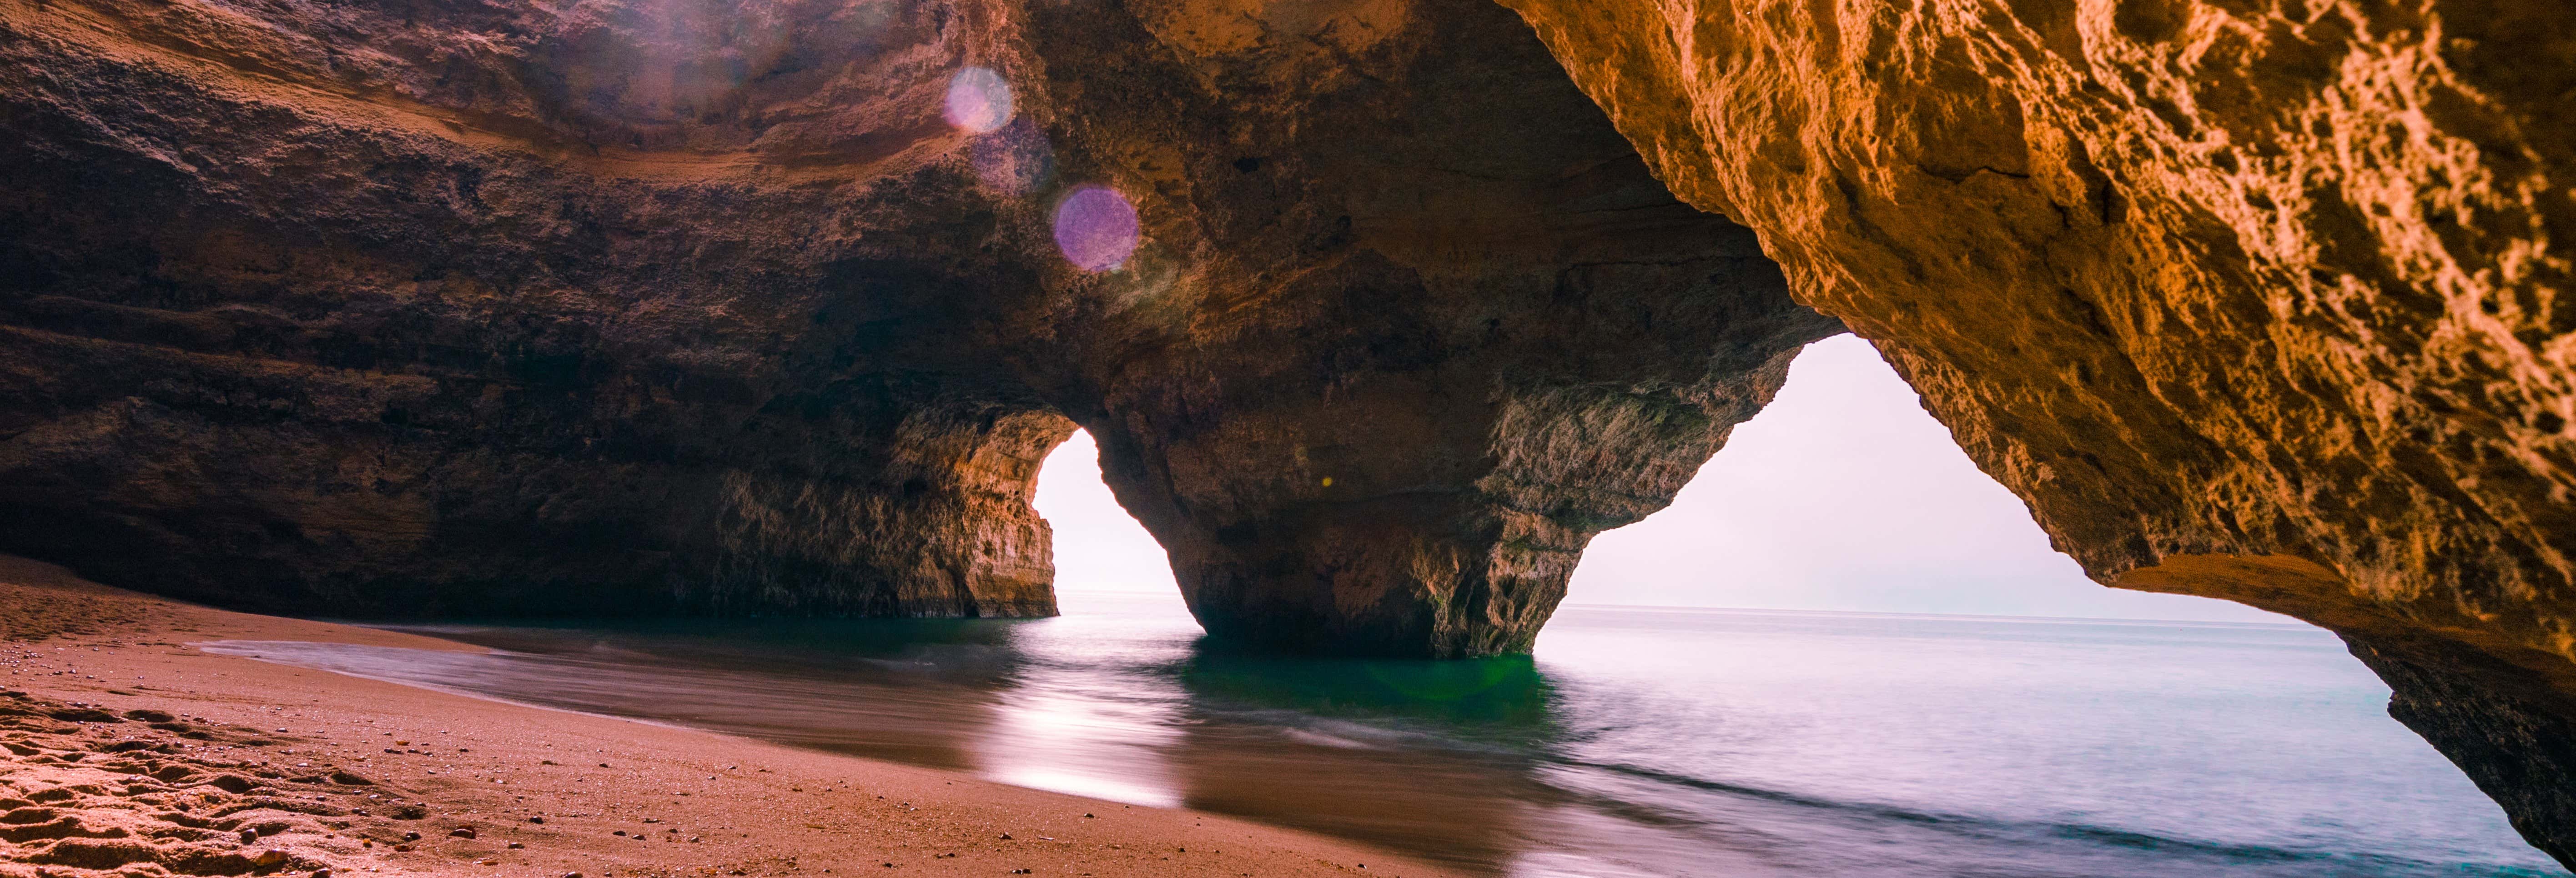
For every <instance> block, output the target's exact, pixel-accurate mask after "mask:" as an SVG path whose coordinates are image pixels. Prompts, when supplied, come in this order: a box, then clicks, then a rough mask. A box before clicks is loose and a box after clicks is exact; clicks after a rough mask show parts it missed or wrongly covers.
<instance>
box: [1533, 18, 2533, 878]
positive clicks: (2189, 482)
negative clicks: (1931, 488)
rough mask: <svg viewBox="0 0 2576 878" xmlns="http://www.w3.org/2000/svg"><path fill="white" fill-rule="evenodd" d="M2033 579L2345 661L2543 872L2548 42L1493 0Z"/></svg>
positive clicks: (2374, 23) (2154, 22)
mask: <svg viewBox="0 0 2576 878" xmlns="http://www.w3.org/2000/svg"><path fill="white" fill-rule="evenodd" d="M1504 2H1505V3H1506V5H1509V6H1511V7H1513V8H1514V9H1516V10H1518V11H1520V12H1521V13H1522V14H1523V15H1524V16H1526V17H1527V19H1528V20H1529V21H1530V22H1531V23H1532V24H1533V25H1534V26H1535V27H1536V29H1537V30H1538V31H1539V33H1540V34H1541V35H1542V36H1543V37H1544V38H1545V39H1546V40H1547V41H1548V42H1549V44H1550V46H1551V47H1552V48H1553V50H1554V51H1555V52H1556V54H1557V57H1558V58H1559V59H1560V60H1562V61H1563V62H1564V63H1565V66H1566V68H1567V69H1568V70H1569V71H1570V72H1571V73H1572V74H1573V75H1574V77H1575V79H1576V81H1577V82H1579V83H1581V84H1582V85H1583V87H1584V88H1585V90H1586V91H1587V92H1589V93H1590V94H1592V95H1593V96H1594V98H1595V99H1597V100H1598V101H1599V102H1600V104H1601V105H1602V106H1603V107H1604V108H1606V109H1607V110H1608V111H1609V112H1610V114H1611V116H1612V118H1613V119H1614V120H1616V122H1617V124H1618V126H1619V128H1620V130H1621V131H1622V132H1624V133H1626V134H1627V135H1628V136H1629V138H1630V139H1631V140H1633V141H1634V142H1635V143H1636V144H1637V145H1638V147H1639V149H1640V151H1641V152H1642V153H1643V154H1644V155H1645V156H1646V157H1647V159H1648V161H1649V162H1650V163H1651V164H1653V165H1654V167H1655V169H1656V172H1657V174H1658V175H1659V176H1661V177H1662V179H1664V180H1665V181H1667V182H1669V183H1671V184H1672V185H1673V188H1674V190H1675V191H1676V192H1678V193H1679V194H1680V195H1681V196H1682V197H1683V198H1684V199H1685V200H1688V201H1690V202H1691V203H1693V204H1696V205H1699V206H1701V207H1704V208H1707V209H1709V210H1712V211H1717V212H1720V213H1724V214H1726V215H1728V216H1730V217H1733V218H1735V219H1737V220H1738V221H1741V222H1743V223H1745V224H1746V225H1749V226H1751V227H1753V228H1754V229H1756V230H1757V231H1759V232H1760V233H1761V235H1762V237H1763V241H1764V244H1765V246H1766V248H1767V250H1768V252H1769V253H1770V254H1771V255H1772V256H1773V257H1775V258H1777V259H1778V260H1780V262H1781V264H1782V266H1783V267H1784V269H1785V270H1786V271H1787V273H1788V275H1789V277H1790V279H1791V285H1792V289H1793V291H1794V292H1795V294H1796V295H1797V296H1798V297H1799V299H1800V300H1801V301H1804V302H1807V303H1808V304H1812V305H1814V306H1816V307H1817V308H1819V309H1821V310H1823V311H1825V312H1827V313H1830V314H1834V315H1836V316H1838V317H1840V318H1842V319H1843V320H1845V321H1846V322H1847V323H1848V324H1849V325H1850V326H1851V327H1852V328H1853V329H1854V330H1855V331H1856V332H1858V333H1860V334H1861V335H1863V336H1865V337H1867V338H1869V339H1871V340H1872V341H1874V342H1875V343H1876V344H1877V345H1878V347H1879V349H1880V350H1881V351H1882V352H1883V353H1885V354H1886V355H1887V356H1888V358H1889V360H1890V361H1891V362H1893V363H1894V364H1895V365H1896V366H1897V368H1898V370H1899V371H1900V372H1902V373H1904V374H1905V376H1906V377H1907V379H1908V380H1909V381H1911V382H1912V383H1913V384H1914V386H1915V387H1916V388H1917V389H1918V390H1920V391H1921V392H1922V393H1923V396H1924V402H1925V405H1926V406H1927V407H1928V408H1930V409H1931V411H1932V412H1933V414H1934V415H1935V416H1937V417H1939V418H1940V419H1941V420H1942V421H1943V422H1944V423H1946V424H1948V425H1949V426H1950V428H1951V429H1952V431H1953V432H1954V433H1955V434H1956V435H1957V436H1958V437H1959V439H1960V441H1961V443H1962V444H1963V445H1964V446H1965V447H1966V448H1967V449H1968V451H1969V453H1970V454H1971V455H1972V456H1973V457H1975V458H1976V460H1977V461H1978V462H1979V463H1980V465H1982V466H1983V467H1984V468H1985V470H1986V471H1987V472H1989V473H1992V474H1994V475H1995V476H1996V477H1997V478H1998V479H2000V480H2002V481H2003V482H2004V484H2006V485H2007V486H2009V487H2011V488H2012V489H2013V490H2014V491H2015V492H2016V493H2018V494H2020V495H2021V496H2022V497H2023V498H2024V499H2026V500H2028V501H2030V503H2031V506H2032V508H2033V510H2034V511H2035V512H2036V513H2037V514H2038V516H2039V519H2040V521H2041V523H2042V524H2043V525H2045V526H2046V527H2047V528H2048V530H2049V532H2050V533H2051V534H2052V536H2053V537H2054V538H2055V541H2056V545H2057V546H2058V548H2060V549H2061V550H2064V551H2066V552H2067V553H2069V554H2072V555H2074V556H2075V557H2076V558H2077V559H2078V560H2080V561H2082V562H2083V563H2084V565H2085V567H2086V568H2087V569H2088V570H2090V571H2091V572H2092V573H2093V575H2094V576H2096V577H2097V578H2100V579H2103V580H2104V581H2106V582H2113V583H2115V584H2120V585H2125V586H2130V587H2137V588H2148V589H2154V590H2162V591H2177V592H2184V593H2192V594H2206V595H2212V596H2218V597H2227V598H2232V599H2236V600H2241V601H2244V602H2247V603H2251V604H2254V605H2256V606H2259V607H2263V608H2266V609H2271V610H2275V611H2279V612H2283V613H2288V614H2290V615H2294V616H2299V617H2301V618H2305V619H2308V620H2311V621H2314V622H2317V623H2319V624H2321V625H2324V626H2326V627H2328V628H2332V629H2334V630H2336V631H2338V632H2340V633H2342V634H2343V635H2344V636H2345V638H2346V639H2347V640H2348V641H2350V642H2351V643H2352V644H2353V647H2354V651H2355V653H2356V654H2357V655H2360V656H2361V657H2362V658H2363V660H2364V661H2365V662H2367V663H2369V664H2370V665H2371V666H2372V667H2373V668H2375V669H2377V670H2378V671H2379V672H2380V673H2381V675H2382V676H2383V677H2384V678H2386V679H2387V680H2388V681H2389V682H2390V683H2391V685H2393V686H2395V687H2396V689H2397V697H2396V702H2395V704H2394V706H2393V708H2392V711H2393V712H2394V713H2395V714H2396V715H2397V716H2398V718H2399V719H2401V720H2403V721H2405V722H2406V723H2407V724H2409V725H2410V726H2413V727H2414V728H2415V729H2417V730H2418V731H2420V732H2422V733H2424V735H2425V736H2426V737H2427V738H2428V739H2430V740H2432V741H2433V742H2434V743H2435V744H2437V745H2439V746H2440V747H2441V748H2442V749H2443V751H2444V752H2445V753H2448V754H2449V755H2450V756H2451V758H2452V759H2453V760H2455V761H2457V762H2459V763H2460V764H2461V766H2462V767H2463V768H2465V769H2467V770H2468V772H2469V774H2470V776H2471V777H2473V778H2475V779H2476V780H2477V781H2478V782H2479V783H2480V785H2481V786H2483V787H2484V788H2485V789H2486V790H2487V791H2488V792H2489V793H2491V794H2493V795H2495V796H2496V797H2497V798H2498V799H2499V800H2500V801H2502V802H2504V803H2505V805H2506V807H2507V810H2508V812H2509V813H2511V814H2512V816H2513V817H2514V819H2515V821H2516V825H2517V826H2519V827H2520V828H2521V829H2522V831H2523V832H2524V834H2525V836H2526V837H2529V838H2530V839H2531V840H2532V841H2533V842H2534V843H2536V844H2538V845H2539V846H2540V847H2541V848H2542V849H2544V850H2547V851H2549V852H2550V853H2551V854H2553V855H2555V856H2557V857H2558V858H2559V859H2561V860H2562V861H2567V862H2571V863H2576V797H2571V796H2570V795H2569V794H2568V792H2567V790H2568V782H2569V775H2568V769H2569V768H2570V767H2571V766H2576V761H2571V759H2570V756H2569V749H2568V748H2569V746H2570V744H2569V740H2570V738H2569V735H2570V730H2571V729H2576V712H2571V704H2576V699H2571V697H2570V696H2571V695H2576V664H2571V661H2576V579H2571V577H2576V503H2571V496H2570V493H2569V492H2570V490H2571V488H2576V442H2571V439H2570V436H2569V433H2568V426H2569V419H2570V418H2571V417H2576V369H2571V365H2576V363H2571V357H2576V335H2571V334H2570V333H2571V330H2576V298H2571V297H2572V296H2576V288H2571V286H2570V277H2569V269H2570V262H2569V259H2570V257H2569V253H2568V251H2567V246H2566V244H2565V243H2564V242H2566V241H2567V240H2569V236H2571V235H2576V201H2571V197H2576V192H2571V189H2570V186H2571V184H2576V166H2571V164H2570V161H2571V157H2572V156H2576V153H2572V152H2571V147H2576V126H2571V122H2576V116H2571V113H2576V103H2571V102H2570V97H2569V96H2570V95H2571V94H2576V64H2571V63H2570V62H2571V60H2576V15H2571V14H2570V12H2569V11H2568V8H2567V7H2566V6H2565V5H2564V4H2562V3H2557V2H2551V0H2398V2H2315V0H2278V2H2274V0H2205V2H2192V0H2125V2H2116V3H2115V2H2108V0H2100V2H2073V0H2029V2H2025V0H2013V2H2005V0H1959V2H1940V3H1923V4H1887V3H1876V2H1861V0H1849V2H1821V3H1818V2H1805V0H1796V2H1792V0H1611V2H1594V0H1582V2H1573V0H1504Z"/></svg>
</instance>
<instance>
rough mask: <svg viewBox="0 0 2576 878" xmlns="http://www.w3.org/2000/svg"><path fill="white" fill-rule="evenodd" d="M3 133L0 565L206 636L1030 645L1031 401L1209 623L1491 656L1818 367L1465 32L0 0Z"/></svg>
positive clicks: (945, 2)
mask: <svg viewBox="0 0 2576 878" xmlns="http://www.w3.org/2000/svg"><path fill="white" fill-rule="evenodd" d="M1470 46H1472V47H1474V48H1473V50H1472V51H1463V50H1461V47H1470ZM0 127H5V128H6V129H7V131H8V132H9V135H10V136H9V137H8V138H6V139H5V142H0V268H5V270H0V333H5V334H6V335H7V337H8V339H9V341H8V343H7V344H6V345H0V548H5V549H8V550H14V551H19V552H24V553H27V554H31V555H36V556H39V557H44V558H49V559H54V560H59V561H63V562H66V563H70V564H73V565H75V566H77V567H78V568H79V569H81V570H82V571H84V572H85V573H88V574H90V575H93V576H97V577H100V578H102V579H106V580H110V581H113V582H117V583H120V584H126V585H132V586H135V587H139V588H147V589H155V590H160V591H165V592H172V593H177V594H181V595H185V596H189V597H195V598H200V599H206V600H212V601H218V602H221V603H226V604H231V605H236V606H243V605H247V606H253V607H262V608H271V609H291V610H297V611H303V612H332V613H357V614H428V613H457V612H600V611H634V612H658V611H674V610H679V611H689V612H737V613H747V612H786V613H817V614H840V613H855V614H911V615H1026V614H1043V613H1048V612H1052V597H1051V595H1050V593H1049V590H1048V580H1049V578H1050V573H1051V571H1050V568H1049V561H1048V557H1049V546H1048V532H1047V529H1046V525H1045V524H1044V522H1042V521H1040V520H1039V519H1038V518H1037V517H1036V516H1035V514H1034V513H1033V512H1032V511H1031V510H1030V509H1029V507H1028V503H1027V499H1028V496H1029V491H1030V487H1031V479H1032V478H1033V476H1034V473H1035V470H1036V465H1037V462H1038V460H1039V459H1040V458H1041V457H1042V456H1043V454H1044V452H1045V451H1046V449H1048V448H1049V447H1051V446H1052V445H1054V444H1055V443H1056V442H1057V441H1059V440H1060V439H1061V438H1062V437H1063V436H1064V435H1065V434H1066V433H1067V432H1068V431H1069V430H1070V429H1072V426H1073V423H1074V422H1077V421H1078V422H1080V423H1082V424H1084V425H1086V426H1089V427H1090V428H1091V429H1093V430H1094V431H1095V432H1096V433H1097V434H1099V436H1100V440H1101V444H1102V447H1103V448H1104V459H1105V463H1106V464H1107V465H1108V466H1107V468H1108V472H1109V476H1110V480H1111V481H1112V483H1113V485H1114V487H1115V488H1116V490H1117V491H1118V493H1119V496H1120V498H1121V500H1122V502H1124V503H1126V504H1127V505H1128V506H1129V508H1131V509H1133V510H1135V511H1136V512H1137V514H1138V515H1139V517H1140V518H1142V519H1143V520H1144V521H1145V522H1146V523H1147V525H1148V526H1149V527H1150V528H1152V529H1153V531H1154V532H1155V534H1156V535H1157V536H1158V537H1160V538H1161V539H1162V540H1163V541H1164V543H1165V545H1166V546H1168V547H1169V548H1170V550H1171V552H1172V557H1173V561H1174V565H1175V568H1176V570H1177V571H1178V573H1179V575H1180V579H1181V581H1182V582H1183V583H1184V587H1185V590H1186V592H1187V596H1188V597H1189V600H1190V603H1191V606H1192V609H1193V610H1194V611H1195V612H1196V613H1198V615H1199V616H1200V618H1201V619H1202V620H1203V621H1204V622H1205V623H1206V624H1207V626H1208V627H1209V628H1210V629H1211V630H1212V631H1216V632H1218V633H1219V634H1222V635H1228V636H1231V637H1234V638H1236V639H1243V640H1253V641H1260V642H1266V643H1269V644H1273V645H1285V646H1292V647H1299V648H1310V649H1331V650H1340V651H1364V652H1374V653H1390V654H1408V655H1476V654H1489V653H1494V652H1501V651H1510V650H1525V649H1527V648H1528V646H1529V644H1530V641H1531V638H1532V637H1533V636H1534V635H1535V633H1536V631H1537V630H1538V626H1539V624H1540V623H1541V622H1543V621H1544V619H1545V618H1546V616H1547V614H1548V612H1549V611H1550V610H1551V609H1552V608H1553V606H1554V604H1555V603H1556V601H1557V599H1558V598H1559V597H1560V596H1561V594H1562V592H1563V588H1564V583H1565V579H1566V576H1567V574H1568V573H1569V572H1570V571H1571V570H1572V568H1573V565H1574V562H1575V559H1576V556H1577V554H1578V553H1579V552H1580V550H1581V549H1582V547H1583V545H1584V543H1585V541H1586V540H1587V539H1588V538H1589V536H1590V535H1591V534H1593V533H1595V532H1598V531H1599V530H1602V529H1604V528H1607V527H1611V526H1616V525H1618V524H1622V523H1625V522H1628V521H1633V520H1635V519H1637V518H1639V517H1641V516H1643V515H1645V514H1646V513H1648V512H1650V511H1652V510H1654V509H1656V508H1659V507H1660V506H1661V505H1663V504H1664V503H1665V502H1667V501H1669V499H1670V498H1671V496H1672V494H1673V492H1674V491H1675V490H1677V489H1678V488H1679V487H1680V486H1681V485H1682V483H1683V482H1684V481H1686V480H1687V479H1688V477H1689V476H1690V474H1691V473H1692V472H1693V470H1695V468H1696V467H1697V466H1698V464H1699V463H1700V462H1701V461H1703V460H1705V459H1706V458H1707V456H1708V455H1709V454H1710V453H1712V452H1713V451H1714V450H1715V449H1716V448H1717V446H1718V444H1719V443H1720V442H1721V441H1722V440H1723V438H1724V436H1725V435H1726V432H1727V430H1728V429H1729V428H1730V427H1731V426H1732V425H1733V424H1734V423H1736V422H1738V421H1741V420H1743V419H1744V418H1746V417H1749V416H1750V415H1751V414H1752V413H1753V412H1754V411H1756V410H1757V409H1758V408H1759V407H1760V406H1761V405H1762V403H1763V402H1765V401H1767V400H1768V399H1769V397H1770V395H1771V393H1772V392H1773V391H1774V390H1776V388H1777V387H1778V384H1779V382H1780V380H1781V378H1782V375H1783V369H1784V367H1785V365H1786V362H1787V358H1788V356H1790V355H1791V354H1792V353H1793V352H1794V351H1795V350H1796V349H1797V348H1798V346H1800V345H1801V344H1803V343H1805V342H1807V341H1810V340H1813V339H1815V338H1818V337H1821V336H1823V335H1826V334H1828V333H1831V332H1834V331H1837V329H1838V326H1837V324H1835V323H1834V321H1832V320H1830V319H1828V318H1824V317H1822V316H1819V315H1817V314H1816V313H1815V312H1813V311H1812V310H1809V309H1807V308H1806V307H1804V306H1800V305H1797V304H1795V303H1794V302H1791V301H1790V300H1789V298H1788V294H1787V287H1786V283H1785V280H1784V279H1783V278H1782V277H1781V275H1780V274H1779V272H1778V270H1777V269H1776V267H1775V266H1774V265H1773V264H1772V263H1771V262H1770V261H1769V260H1768V259H1766V258H1764V257H1763V256H1762V255H1761V254H1760V252H1759V250H1758V247H1757V246H1756V244H1755V241H1754V239H1753V237H1752V235H1751V234H1750V233H1749V232H1748V231H1746V230H1745V229H1743V228H1742V227H1739V226H1736V225H1735V224H1733V223H1731V222H1729V221H1727V220H1724V219H1722V218H1719V217H1715V216H1712V215H1709V214H1705V213H1702V212H1699V211H1696V210H1693V209H1692V208H1690V207H1688V206H1686V205H1684V204H1682V203H1681V202H1680V201H1678V200H1676V199H1675V198H1673V197H1672V195H1671V194H1670V193H1669V192H1668V191H1667V190H1666V189H1664V188H1663V187H1662V186H1661V185H1660V184H1658V183H1657V182H1656V181H1655V180H1654V179H1653V178H1652V176H1651V175H1650V174H1649V173H1648V172H1647V169H1646V167H1645V165H1644V163H1643V162H1642V161H1640V160H1639V158H1638V157H1637V155H1636V153H1635V151H1634V149H1633V148H1631V147H1630V146H1628V144H1627V143H1626V141H1625V139H1624V138H1622V137H1620V136H1619V134H1618V132H1617V131H1615V130H1614V129H1613V128H1612V127H1611V126H1610V124H1609V121H1608V119H1607V118H1605V117H1604V116H1603V115H1602V114H1601V112H1600V111H1599V110H1598V109H1597V108H1595V107H1593V106H1592V105H1591V103H1590V101H1588V100H1587V99H1586V98H1585V97H1584V96H1583V94H1582V93H1581V92H1580V91H1579V90H1577V89H1575V88H1574V86H1573V84H1572V83H1571V82H1570V81H1568V80H1567V79H1566V77H1565V75H1564V73H1563V71H1561V70H1560V69H1558V68H1557V67H1556V65H1555V62H1554V61H1553V59H1552V58H1551V57H1550V56H1549V55H1548V54H1547V51H1546V48H1545V47H1544V46H1543V45H1542V44H1541V43H1539V42H1538V40H1537V38H1536V37H1535V35H1533V34H1532V33H1530V32H1529V30H1528V29H1527V27H1526V26H1524V25H1522V24H1521V23H1520V22H1519V20H1518V19H1517V18H1516V17H1515V16H1513V15H1512V14H1511V13H1510V12H1509V11H1508V10H1505V9H1503V8H1501V7H1498V6H1495V5H1492V4H1490V3H1486V2H1481V0H1421V2H1392V0H1390V2H1346V3H1324V4H1313V3H1258V2H1232V3H1177V2H1164V0H1132V2H1101V3H1083V4H1058V3H1033V4H1020V3H1012V2H1001V0H779V2H751V3H739V2H731V0H725V2H718V0H678V2H664V0H654V2H629V0H584V2H576V3H572V4H569V5H557V4H535V3H527V2H517V0H498V2H431V3H399V4H394V3H383V4H378V3H359V4H321V3H308V2H297V0H289V2H283V3H263V4H237V3H230V2H225V0H177V2H166V3H165V2H159V0H131V2H127V0H72V2H52V0H48V2H42V3H38V2H33V0H5V2H0ZM1084 193H1088V194H1084ZM1113 195H1114V197H1113ZM1083 199H1088V200H1083ZM1127 208H1132V211H1133V212H1132V214H1131V213H1128V212H1127V210H1126V209H1127ZM1068 216H1070V217H1074V218H1075V220H1077V221H1080V222H1087V223H1090V224H1091V225H1088V226H1082V227H1074V228H1067V227H1064V226H1062V225H1059V220H1060V219H1061V218H1063V217H1068ZM1077 263H1078V264H1077Z"/></svg>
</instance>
